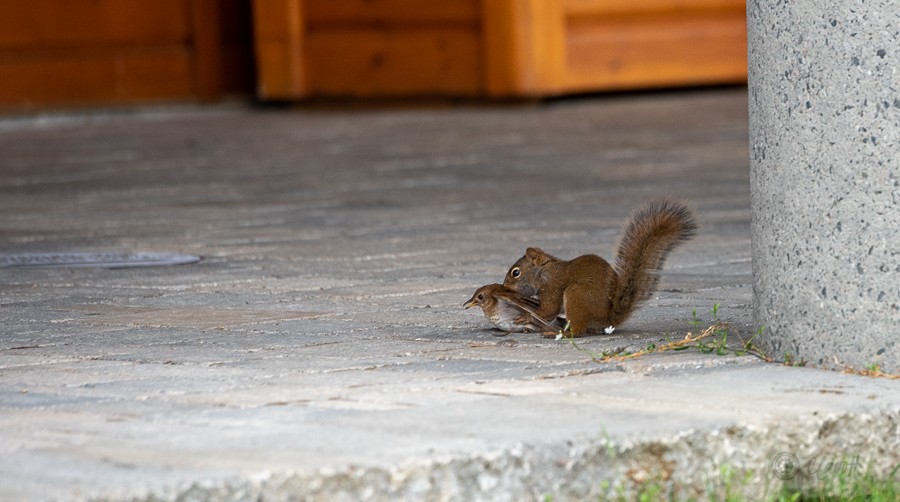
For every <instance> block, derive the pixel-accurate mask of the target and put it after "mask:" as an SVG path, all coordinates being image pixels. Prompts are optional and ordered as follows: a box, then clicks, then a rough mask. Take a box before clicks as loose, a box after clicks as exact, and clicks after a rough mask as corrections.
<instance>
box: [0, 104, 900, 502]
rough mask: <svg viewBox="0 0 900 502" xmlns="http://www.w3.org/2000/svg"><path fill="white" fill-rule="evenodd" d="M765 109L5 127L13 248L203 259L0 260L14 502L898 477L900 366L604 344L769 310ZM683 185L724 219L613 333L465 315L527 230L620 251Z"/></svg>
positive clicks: (501, 109)
mask: <svg viewBox="0 0 900 502" xmlns="http://www.w3.org/2000/svg"><path fill="white" fill-rule="evenodd" d="M746 109H747V103H746V94H745V92H744V91H743V90H740V89H731V90H712V91H703V92H697V91H695V92H686V93H665V94H646V95H632V96H628V95H626V96H612V97H605V98H597V99H577V100H565V101H558V102H551V103H545V104H540V105H504V106H500V105H497V106H486V105H481V106H472V105H469V106H459V107H421V108H407V109H400V110H398V109H353V108H349V109H347V108H345V109H337V110H326V109H320V108H301V109H254V108H246V107H243V106H236V105H231V106H222V107H214V108H174V109H156V110H143V111H138V112H107V113H84V114H75V115H68V116H47V117H39V118H31V119H29V118H18V119H4V120H0V201H2V213H0V252H2V253H33V252H67V251H97V252H101V251H103V252H179V253H187V254H194V255H198V256H201V257H202V258H203V259H202V261H200V262H199V263H196V264H190V265H179V266H170V267H155V268H125V269H103V268H31V269H24V268H6V269H0V455H2V458H3V462H0V500H44V499H53V500H70V499H75V500H81V499H91V498H99V499H111V500H122V499H125V500H143V499H153V500H257V499H260V498H261V499H264V500H284V499H291V500H304V499H310V500H316V499H321V500H361V499H363V500H364V499H372V500H379V499H392V500H396V499H413V500H420V499H422V500H445V499H457V500H459V499H465V500H470V499H471V500H478V499H486V500H541V499H543V498H544V496H546V495H549V496H551V497H552V498H553V499H554V500H567V499H570V500H577V499H582V498H584V497H587V496H603V495H608V494H616V493H620V492H619V491H618V490H620V489H621V490H633V489H639V488H635V487H637V486H639V485H640V483H642V482H645V483H647V482H649V483H661V484H663V485H665V486H667V487H673V488H674V489H677V490H679V492H678V493H680V494H681V495H683V496H702V497H704V498H705V497H706V494H707V492H708V491H715V490H719V491H720V493H721V491H722V490H725V489H726V487H729V486H730V487H731V488H730V489H733V490H738V491H740V490H743V491H745V492H746V493H749V494H759V493H761V490H768V492H769V493H773V491H774V490H776V489H777V487H778V486H780V483H781V479H782V478H787V479H788V480H789V481H790V482H792V483H795V484H796V483H805V482H810V481H811V480H815V478H816V476H817V475H818V474H821V472H820V471H821V469H819V467H820V466H821V465H824V464H823V463H824V462H826V461H830V462H843V461H844V460H846V459H848V458H852V459H857V460H858V461H859V462H860V463H861V464H862V465H864V466H865V467H867V468H872V469H873V470H875V471H876V472H878V473H882V474H883V473H886V472H888V471H889V470H890V469H891V468H893V467H894V466H896V465H898V462H900V429H898V427H900V420H898V415H900V392H898V391H900V382H898V381H896V380H886V379H872V378H866V377H860V376H855V375H846V374H841V373H836V372H829V371H822V370H816V369H811V368H796V367H787V366H784V365H779V364H767V363H763V362H761V361H759V360H757V359H756V358H753V357H750V356H737V355H734V354H730V355H715V354H704V353H701V352H700V351H698V350H695V349H691V350H686V351H681V352H667V353H661V354H655V355H649V356H645V357H640V358H635V359H632V360H628V361H619V362H607V363H603V364H599V363H596V362H594V361H592V360H591V354H590V353H591V352H593V353H599V352H602V351H604V350H610V351H617V350H637V349H640V348H642V347H645V346H646V345H647V344H649V343H656V344H660V343H664V342H665V341H666V340H670V339H678V338H681V337H683V336H684V334H685V333H686V332H687V331H688V330H694V331H696V330H697V326H695V325H692V323H691V321H692V312H693V311H695V310H696V312H697V315H698V316H699V317H700V318H701V319H702V323H701V325H700V327H703V326H706V325H708V324H709V322H710V321H711V319H710V317H711V315H710V313H709V311H710V309H711V308H712V306H713V305H714V304H718V305H719V308H718V318H719V319H721V320H724V321H727V322H729V323H730V324H731V325H732V326H733V327H735V328H736V329H737V330H738V331H739V332H740V334H741V336H743V337H744V338H745V339H746V338H748V337H749V336H752V334H753V333H754V332H755V331H756V327H754V326H752V325H751V321H750V310H751V308H750V304H751V296H752V291H751V276H750V274H751V270H750V229H749V226H750V214H749V207H750V203H749V182H748V178H749V173H748V161H747V157H748V150H747V126H746V121H747V115H746ZM661 194H668V195H670V196H673V197H676V198H681V199H685V200H688V201H690V203H691V204H692V205H693V206H694V207H695V208H696V209H697V212H698V215H699V220H700V225H701V230H700V233H699V234H698V236H697V238H696V239H695V240H693V241H691V242H689V243H687V244H686V245H685V246H683V247H682V248H679V249H677V250H676V251H675V252H674V253H673V254H672V255H671V257H670V259H669V260H668V262H667V264H666V268H665V273H664V274H663V276H662V281H661V289H660V291H659V293H658V294H657V295H656V296H655V298H654V299H652V300H651V301H650V302H648V303H647V304H646V305H645V306H644V307H643V308H642V309H640V310H639V311H638V312H637V313H636V315H635V316H634V317H633V318H632V319H631V320H630V321H629V322H627V323H626V324H625V325H623V326H621V327H620V328H619V329H617V330H616V332H615V333H613V334H612V335H608V336H607V335H604V336H593V337H588V338H585V339H583V340H582V341H580V342H579V343H578V346H579V347H581V348H582V349H584V350H578V349H577V348H576V347H574V346H573V345H572V344H570V343H569V342H568V341H566V340H561V341H556V340H552V339H543V338H541V337H540V336H538V335H534V334H516V335H510V336H507V337H496V336H494V333H493V332H492V331H491V330H490V329H489V327H490V326H489V325H488V323H487V321H486V320H485V319H484V317H483V316H482V315H481V314H480V313H479V312H475V311H472V310H468V311H464V310H463V309H462V303H463V302H464V301H465V300H466V299H467V298H468V297H469V296H470V295H471V293H472V292H473V291H474V290H475V288H476V287H478V286H480V285H482V284H486V283H489V282H497V281H500V280H502V277H503V274H504V273H505V271H506V268H507V266H508V265H509V264H510V263H512V262H513V261H514V260H515V259H516V258H517V257H518V256H519V255H521V253H522V252H523V251H524V249H525V247H527V246H529V245H537V246H540V247H542V248H544V249H545V250H547V251H550V252H552V253H554V254H556V255H558V256H561V257H572V256H575V255H578V254H583V253H587V252H595V253H599V254H601V255H604V256H611V255H612V253H613V248H614V245H615V241H616V238H617V236H618V232H619V226H620V224H621V222H622V221H623V219H624V218H625V216H626V215H627V213H628V211H629V210H630V208H632V207H633V206H635V205H638V204H640V203H642V202H645V201H647V200H649V199H652V198H653V197H655V196H657V195H661ZM736 338H737V337H736V336H732V339H733V340H734V339H736ZM854 465H856V464H854ZM729 472H735V473H738V474H735V475H736V476H738V477H737V478H735V479H738V480H740V483H736V482H733V481H734V480H733V479H732V477H733V476H732V475H731V474H728V473H729ZM854 472H855V471H854ZM745 475H746V479H745Z"/></svg>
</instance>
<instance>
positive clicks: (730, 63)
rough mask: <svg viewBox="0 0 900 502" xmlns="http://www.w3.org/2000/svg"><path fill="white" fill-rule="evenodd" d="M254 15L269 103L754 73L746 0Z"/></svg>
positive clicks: (369, 3) (599, 86)
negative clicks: (749, 62) (748, 53)
mask: <svg viewBox="0 0 900 502" xmlns="http://www.w3.org/2000/svg"><path fill="white" fill-rule="evenodd" d="M254 19H255V26H256V30H257V31H256V46H255V49H256V55H257V62H258V65H259V80H258V93H259V96H260V97H262V98H263V99H298V98H304V97H310V96H329V95H330V96H363V97H365V96H391V95H400V96H408V95H462V96H493V97H514V96H550V95H558V94H565V93H577V92H593V91H604V90H614V89H634V88H648V87H664V86H684V85H702V84H710V83H737V82H743V81H745V80H746V35H745V33H746V22H745V14H744V1H743V0H643V1H642V2H637V3H635V2H633V1H629V0H432V1H429V2H422V1H421V0H254Z"/></svg>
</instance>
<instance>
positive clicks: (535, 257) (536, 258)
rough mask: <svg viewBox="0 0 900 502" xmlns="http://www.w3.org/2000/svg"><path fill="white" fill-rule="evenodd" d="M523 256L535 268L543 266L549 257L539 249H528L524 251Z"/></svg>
mask: <svg viewBox="0 0 900 502" xmlns="http://www.w3.org/2000/svg"><path fill="white" fill-rule="evenodd" d="M525 256H526V257H527V258H528V261H530V262H531V264H532V265H535V266H540V265H543V264H545V263H547V262H548V261H549V260H550V256H549V255H548V254H547V253H545V252H544V251H543V250H542V249H541V248H528V249H526V250H525Z"/></svg>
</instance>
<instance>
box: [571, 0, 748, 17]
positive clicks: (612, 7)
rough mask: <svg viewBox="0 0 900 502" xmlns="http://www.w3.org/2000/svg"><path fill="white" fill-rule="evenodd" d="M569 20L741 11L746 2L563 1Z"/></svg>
mask: <svg viewBox="0 0 900 502" xmlns="http://www.w3.org/2000/svg"><path fill="white" fill-rule="evenodd" d="M563 8H564V10H565V12H566V16H568V17H592V16H603V17H610V16H658V15H660V14H672V13H678V14H685V15H691V14H693V13H696V12H721V11H744V10H745V8H746V1H745V0H641V1H639V2H636V1H634V0H564V7H563Z"/></svg>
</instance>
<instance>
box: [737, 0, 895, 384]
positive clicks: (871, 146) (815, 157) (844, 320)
mask: <svg viewBox="0 0 900 502" xmlns="http://www.w3.org/2000/svg"><path fill="white" fill-rule="evenodd" d="M747 21H748V41H749V71H750V148H751V169H752V173H751V182H752V201H753V224H752V232H753V251H752V256H753V281H754V294H755V302H754V316H755V320H756V323H757V325H758V326H766V331H765V332H764V335H762V337H761V340H760V342H761V343H762V345H763V347H765V348H766V349H767V350H768V351H769V352H770V354H771V355H773V356H775V357H776V358H778V359H782V358H783V357H784V356H785V354H786V353H787V354H790V355H791V357H792V358H793V359H794V360H805V361H807V362H809V363H810V364H812V365H817V366H819V365H821V366H826V367H840V366H842V365H850V366H853V367H855V368H858V369H861V368H865V367H866V366H868V365H871V364H879V365H880V367H881V369H882V370H884V371H889V372H900V4H898V3H897V1H896V0H820V1H815V2H814V1H793V0H779V1H776V0H749V1H748V4H747Z"/></svg>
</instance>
